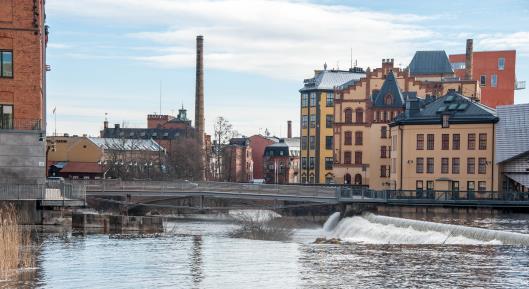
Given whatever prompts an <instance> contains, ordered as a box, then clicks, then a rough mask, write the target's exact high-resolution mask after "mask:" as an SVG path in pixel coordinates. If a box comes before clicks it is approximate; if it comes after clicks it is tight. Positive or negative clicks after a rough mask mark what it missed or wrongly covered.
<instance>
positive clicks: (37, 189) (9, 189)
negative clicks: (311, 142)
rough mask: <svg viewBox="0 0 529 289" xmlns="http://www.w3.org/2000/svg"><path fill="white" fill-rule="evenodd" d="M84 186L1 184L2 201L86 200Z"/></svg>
mask: <svg viewBox="0 0 529 289" xmlns="http://www.w3.org/2000/svg"><path fill="white" fill-rule="evenodd" d="M85 196H86V188H85V186H84V185H82V184H72V183H64V182H48V183H45V184H0V200H5V201H8V200H12V201H22V200H84V199H85Z"/></svg>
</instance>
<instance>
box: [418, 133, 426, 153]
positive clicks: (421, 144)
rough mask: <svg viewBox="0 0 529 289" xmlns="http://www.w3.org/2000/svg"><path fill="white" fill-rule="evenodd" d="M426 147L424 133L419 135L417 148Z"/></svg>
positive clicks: (420, 149)
mask: <svg viewBox="0 0 529 289" xmlns="http://www.w3.org/2000/svg"><path fill="white" fill-rule="evenodd" d="M423 149H424V134H418V135H417V150H419V151H422V150H423Z"/></svg>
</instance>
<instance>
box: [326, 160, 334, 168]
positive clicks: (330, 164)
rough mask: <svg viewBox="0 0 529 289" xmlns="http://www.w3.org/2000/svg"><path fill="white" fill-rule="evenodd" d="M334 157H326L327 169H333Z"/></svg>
mask: <svg viewBox="0 0 529 289" xmlns="http://www.w3.org/2000/svg"><path fill="white" fill-rule="evenodd" d="M332 163H333V158H325V169H326V170H332Z"/></svg>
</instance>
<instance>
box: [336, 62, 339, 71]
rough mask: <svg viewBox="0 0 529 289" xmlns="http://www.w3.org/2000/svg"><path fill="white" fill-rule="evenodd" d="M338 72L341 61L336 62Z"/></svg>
mask: <svg viewBox="0 0 529 289" xmlns="http://www.w3.org/2000/svg"><path fill="white" fill-rule="evenodd" d="M336 70H340V60H336Z"/></svg>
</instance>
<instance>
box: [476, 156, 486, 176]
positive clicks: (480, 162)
mask: <svg viewBox="0 0 529 289" xmlns="http://www.w3.org/2000/svg"><path fill="white" fill-rule="evenodd" d="M478 165H479V166H478V174H486V173H487V159H486V158H479V159H478Z"/></svg>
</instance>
